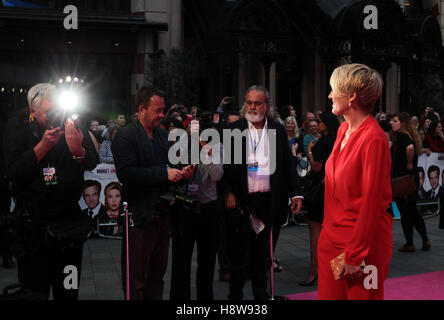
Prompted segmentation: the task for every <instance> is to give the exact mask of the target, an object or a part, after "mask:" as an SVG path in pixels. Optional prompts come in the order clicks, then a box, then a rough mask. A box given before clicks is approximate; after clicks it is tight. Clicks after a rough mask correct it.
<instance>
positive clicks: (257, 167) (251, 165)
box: [248, 161, 259, 171]
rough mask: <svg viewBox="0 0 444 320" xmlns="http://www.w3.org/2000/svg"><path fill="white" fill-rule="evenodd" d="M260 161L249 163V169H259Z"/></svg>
mask: <svg viewBox="0 0 444 320" xmlns="http://www.w3.org/2000/svg"><path fill="white" fill-rule="evenodd" d="M258 170H259V163H258V162H257V161H255V162H251V163H249V164H248V171H258Z"/></svg>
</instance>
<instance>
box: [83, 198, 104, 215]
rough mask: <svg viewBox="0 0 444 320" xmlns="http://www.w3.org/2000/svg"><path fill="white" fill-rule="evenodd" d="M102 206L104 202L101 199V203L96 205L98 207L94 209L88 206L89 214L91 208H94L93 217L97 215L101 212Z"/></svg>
mask: <svg viewBox="0 0 444 320" xmlns="http://www.w3.org/2000/svg"><path fill="white" fill-rule="evenodd" d="M101 207H102V203H100V201H99V204H98V205H96V207H95V208H94V209H90V208H86V209H88V211H87V213H88V214H89V210H92V212H93V214H92V217H91V218H94V217H95V216H96V215H98V214H99V211H100V208H101Z"/></svg>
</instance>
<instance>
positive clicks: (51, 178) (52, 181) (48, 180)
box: [43, 166, 57, 186]
mask: <svg viewBox="0 0 444 320" xmlns="http://www.w3.org/2000/svg"><path fill="white" fill-rule="evenodd" d="M43 179H44V180H45V186H53V185H56V184H57V175H56V170H55V168H51V167H49V166H48V168H43Z"/></svg>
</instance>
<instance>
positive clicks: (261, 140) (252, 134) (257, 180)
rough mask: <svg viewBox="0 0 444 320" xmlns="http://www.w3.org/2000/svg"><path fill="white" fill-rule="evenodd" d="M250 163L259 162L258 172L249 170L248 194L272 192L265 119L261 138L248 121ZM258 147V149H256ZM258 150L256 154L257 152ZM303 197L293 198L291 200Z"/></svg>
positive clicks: (266, 122)
mask: <svg viewBox="0 0 444 320" xmlns="http://www.w3.org/2000/svg"><path fill="white" fill-rule="evenodd" d="M247 122H248V129H249V130H248V132H249V135H248V139H249V140H248V163H253V162H256V161H257V162H258V163H259V169H258V170H257V171H250V170H248V193H249V194H250V193H256V192H270V163H269V161H270V156H269V155H270V144H269V139H268V121H267V118H266V117H265V124H264V127H263V129H262V130H261V136H260V137H259V134H258V131H259V130H257V129H256V128H255V127H254V125H253V124H252V123H251V122H250V121H248V120H247ZM255 147H256V148H255ZM255 149H256V152H255ZM295 198H301V199H303V198H304V197H303V196H296V197H292V198H291V199H292V200H293V199H295Z"/></svg>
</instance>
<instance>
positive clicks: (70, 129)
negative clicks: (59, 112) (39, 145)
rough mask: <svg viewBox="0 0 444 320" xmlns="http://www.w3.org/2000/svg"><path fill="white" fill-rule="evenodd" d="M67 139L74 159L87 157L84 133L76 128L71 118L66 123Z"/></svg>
mask: <svg viewBox="0 0 444 320" xmlns="http://www.w3.org/2000/svg"><path fill="white" fill-rule="evenodd" d="M65 139H66V144H67V145H68V148H69V151H71V153H72V155H73V156H74V157H76V158H82V157H84V156H85V150H84V149H83V148H82V141H83V133H82V131H81V130H80V129H79V128H76V127H75V126H74V122H73V121H72V120H71V119H69V118H68V119H66V122H65Z"/></svg>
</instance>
